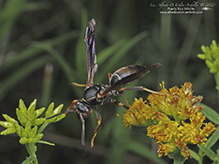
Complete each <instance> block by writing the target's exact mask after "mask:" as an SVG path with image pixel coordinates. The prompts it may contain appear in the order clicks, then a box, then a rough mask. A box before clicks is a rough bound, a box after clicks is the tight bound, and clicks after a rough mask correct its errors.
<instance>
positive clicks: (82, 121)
mask: <svg viewBox="0 0 219 164" xmlns="http://www.w3.org/2000/svg"><path fill="white" fill-rule="evenodd" d="M79 116H80V119H81V123H82V128H81V144H82V145H83V146H85V120H84V118H83V116H82V114H80V115H79Z"/></svg>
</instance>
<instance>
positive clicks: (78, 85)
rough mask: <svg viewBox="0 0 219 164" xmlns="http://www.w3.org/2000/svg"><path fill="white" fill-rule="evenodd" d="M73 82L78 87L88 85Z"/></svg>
mask: <svg viewBox="0 0 219 164" xmlns="http://www.w3.org/2000/svg"><path fill="white" fill-rule="evenodd" d="M71 84H72V85H75V86H77V87H85V86H86V85H85V84H78V83H75V82H72V83H71Z"/></svg>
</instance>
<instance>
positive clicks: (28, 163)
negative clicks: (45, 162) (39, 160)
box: [21, 156, 36, 164]
mask: <svg viewBox="0 0 219 164" xmlns="http://www.w3.org/2000/svg"><path fill="white" fill-rule="evenodd" d="M35 159H36V157H33V156H29V157H27V159H25V160H24V161H23V162H22V163H21V164H31V163H32V162H33V161H34V160H35Z"/></svg>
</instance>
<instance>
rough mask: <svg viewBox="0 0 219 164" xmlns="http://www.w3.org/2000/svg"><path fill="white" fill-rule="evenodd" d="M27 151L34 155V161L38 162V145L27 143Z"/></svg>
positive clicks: (35, 163)
mask: <svg viewBox="0 0 219 164" xmlns="http://www.w3.org/2000/svg"><path fill="white" fill-rule="evenodd" d="M25 147H26V149H27V152H28V153H29V155H30V156H31V157H34V158H35V160H34V161H33V163H34V164H38V160H37V156H36V146H35V145H34V144H26V145H25Z"/></svg>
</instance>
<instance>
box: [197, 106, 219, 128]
mask: <svg viewBox="0 0 219 164" xmlns="http://www.w3.org/2000/svg"><path fill="white" fill-rule="evenodd" d="M199 104H200V105H201V106H203V107H204V108H203V110H202V113H203V115H205V116H206V117H207V118H208V119H209V120H210V121H212V122H213V123H215V124H219V119H218V118H219V114H218V113H217V112H216V111H215V110H214V109H212V108H210V107H208V106H207V105H205V104H202V103H199Z"/></svg>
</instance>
